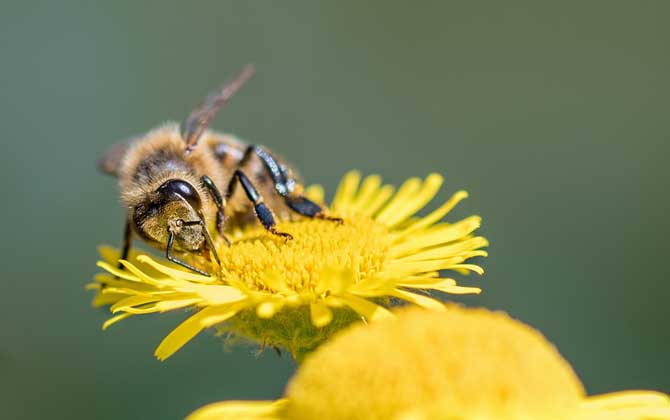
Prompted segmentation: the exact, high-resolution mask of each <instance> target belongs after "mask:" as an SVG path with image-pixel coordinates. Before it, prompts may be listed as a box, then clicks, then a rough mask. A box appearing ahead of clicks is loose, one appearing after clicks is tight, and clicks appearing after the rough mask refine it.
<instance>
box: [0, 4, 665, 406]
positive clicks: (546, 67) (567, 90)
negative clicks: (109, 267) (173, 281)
mask: <svg viewBox="0 0 670 420" xmlns="http://www.w3.org/2000/svg"><path fill="white" fill-rule="evenodd" d="M362 3H364V2H357V1H339V2H328V3H325V2H324V3H320V4H318V3H316V2H309V1H304V2H269V1H268V2H258V1H256V2H242V1H239V2H233V1H219V2H214V1H198V2H182V3H180V4H179V5H176V4H173V3H172V2H158V1H147V2H130V1H115V2H106V4H105V5H102V4H93V3H92V2H83V1H81V2H75V1H61V2H54V1H41V2H40V1H34V2H23V3H19V2H7V1H3V3H2V5H0V76H1V78H0V81H1V83H0V122H1V126H2V132H1V136H2V145H3V147H2V155H1V156H2V157H1V159H2V165H1V166H0V176H1V179H2V181H1V182H0V185H2V195H3V198H2V222H1V223H0V229H1V231H0V232H1V233H2V235H1V239H2V240H1V241H0V247H1V251H2V252H1V253H0V255H1V257H0V258H2V261H1V264H0V275H1V280H0V417H2V418H12V419H37V418H48V419H61V418H63V419H65V418H67V419H78V418H81V419H90V418H96V419H119V418H124V419H147V418H154V419H178V418H182V417H183V416H184V415H186V414H187V413H189V412H190V411H192V410H193V409H195V408H197V407H199V406H201V405H203V404H205V403H207V402H211V401H216V400H222V399H263V398H265V399H267V398H276V397H278V396H279V395H280V394H281V392H282V389H283V386H284V384H285V383H286V381H287V379H288V378H289V377H290V375H291V373H292V372H293V370H294V369H295V366H294V364H293V363H292V362H291V361H290V360H289V359H288V358H287V357H286V356H284V357H282V358H278V357H277V356H276V355H275V354H274V352H271V351H270V352H265V353H264V354H262V355H260V357H259V356H257V355H255V354H254V350H253V349H250V348H244V347H242V348H239V347H238V348H234V349H233V350H232V351H230V352H226V351H224V349H223V345H222V343H221V341H220V340H219V339H218V338H216V337H214V335H213V334H212V333H211V332H207V333H205V334H201V335H200V336H199V337H198V338H197V339H196V340H195V341H193V342H191V343H190V344H188V345H187V346H186V347H185V348H183V349H182V350H181V351H180V352H179V353H177V354H176V355H175V356H174V357H172V358H171V359H169V360H168V361H167V362H164V363H160V362H158V361H156V360H155V359H154V358H153V357H152V352H153V350H154V348H155V346H156V345H157V344H158V343H159V341H160V340H161V339H162V337H163V336H164V335H165V334H166V333H167V332H168V331H170V329H171V328H173V327H174V326H175V325H176V324H177V323H178V322H179V321H180V320H181V319H183V318H184V316H185V314H184V313H175V314H170V315H165V316H147V317H138V318H135V319H132V320H129V321H126V322H123V323H121V324H119V325H117V326H115V327H114V328H111V329H110V330H108V331H106V332H104V333H103V332H101V331H100V325H101V323H102V322H103V321H104V319H106V317H107V314H106V313H105V312H104V311H102V310H93V309H91V308H90V303H89V302H90V300H91V297H92V296H91V294H90V293H88V292H85V291H84V289H83V285H84V284H85V283H86V282H87V281H89V279H90V278H91V277H92V276H93V274H94V273H95V272H96V267H95V265H94V264H95V261H96V258H97V256H96V250H95V249H96V246H97V245H98V244H100V243H112V244H117V243H119V241H120V237H121V229H122V224H123V211H122V210H121V208H120V205H119V203H118V198H117V190H116V186H115V183H114V180H113V179H111V178H107V177H105V176H103V175H100V174H98V173H97V172H96V169H95V161H96V159H97V157H98V156H99V155H100V154H101V153H102V152H103V151H104V150H105V149H106V148H107V147H108V146H109V145H110V144H112V143H113V142H115V141H117V140H119V139H121V138H124V137H127V136H129V135H133V134H137V133H142V132H144V131H146V130H148V129H149V128H151V127H153V126H155V125H157V124H160V123H161V122H163V121H165V120H168V119H171V120H178V121H180V120H182V119H183V118H184V117H185V116H186V115H187V113H188V112H189V111H190V109H191V108H192V106H193V105H194V104H196V103H197V102H199V101H200V99H201V98H202V97H203V96H204V94H205V93H206V92H208V91H209V90H210V89H211V88H213V87H215V86H217V85H219V84H220V83H221V82H222V81H223V80H225V79H226V78H228V77H230V76H231V75H232V74H234V73H235V72H236V71H237V70H239V69H240V68H241V67H242V66H243V65H244V64H245V63H254V64H255V65H256V67H257V70H258V73H257V75H256V76H255V78H254V79H253V81H252V83H250V84H249V85H248V87H246V88H245V89H244V91H243V92H242V93H241V94H240V95H239V96H238V97H236V98H235V100H234V102H233V103H231V104H230V105H229V106H228V107H227V108H226V109H225V110H224V111H223V112H222V113H221V114H220V115H219V117H218V118H217V119H216V122H215V124H214V126H215V127H216V128H219V129H225V130H229V131H232V132H234V133H237V134H238V135H240V136H241V137H243V138H245V139H248V140H250V141H253V142H256V143H262V144H266V145H268V146H270V147H271V148H273V149H275V150H277V151H279V152H281V153H282V154H284V155H286V156H289V157H290V159H291V160H292V161H293V162H295V163H297V165H298V166H299V167H300V168H301V169H302V172H303V173H304V174H305V176H306V178H307V179H308V180H309V181H311V182H319V183H322V184H324V185H325V186H326V187H327V188H328V190H330V191H332V190H333V189H334V187H335V186H336V184H337V181H338V179H339V177H340V176H341V175H342V174H343V173H344V172H345V171H347V170H349V169H350V168H358V169H361V170H362V171H364V172H365V173H380V174H383V175H384V177H385V179H386V180H387V181H390V182H394V183H399V182H401V181H402V180H403V179H405V178H407V177H410V176H415V175H425V174H427V173H429V172H431V171H437V172H440V173H443V174H444V175H445V176H446V190H445V191H443V192H442V193H441V194H440V196H439V198H440V200H444V199H446V198H447V197H448V196H449V194H450V192H453V191H455V190H458V189H461V188H465V189H467V190H468V191H469V192H470V194H471V198H470V199H469V200H467V202H465V204H463V205H461V206H460V207H459V208H458V211H457V212H456V213H455V215H454V217H462V216H465V215H467V214H472V213H477V214H480V215H482V216H483V218H484V227H483V228H482V232H483V233H484V234H485V235H486V236H488V237H489V238H490V240H491V243H492V245H491V247H490V254H491V256H490V258H488V259H486V260H485V261H483V264H484V266H485V267H486V269H487V273H486V275H485V277H483V278H481V279H479V278H468V279H466V283H467V284H477V285H482V287H483V288H484V289H485V292H484V293H483V294H482V295H481V296H476V297H468V298H466V299H463V301H464V302H466V303H467V304H469V305H485V306H488V307H492V308H502V309H505V310H507V311H509V312H510V313H511V314H513V315H514V316H516V317H518V318H520V319H522V320H524V321H526V322H528V323H530V324H531V325H534V326H536V327H538V328H539V329H540V330H542V331H543V332H544V333H545V334H546V335H547V337H549V338H550V339H551V340H552V341H553V342H554V343H556V345H557V346H558V347H559V349H560V350H561V352H562V353H563V354H564V355H565V357H566V358H567V359H568V360H569V361H570V362H571V363H572V364H573V366H574V367H575V369H576V371H577V372H578V373H579V375H580V376H581V378H582V379H583V381H584V383H585V384H586V386H587V388H588V390H589V392H591V393H600V392H606V391H613V390H619V389H624V388H655V389H662V390H665V391H670V363H669V362H668V354H670V329H669V328H668V326H667V319H668V317H669V316H670V308H669V306H668V297H669V296H670V283H669V282H668V281H669V280H670V275H669V274H670V269H669V268H668V255H669V251H670V245H669V244H668V234H669V233H670V229H669V221H668V212H669V210H670V197H669V195H668V181H669V180H670V169H669V168H668V164H667V156H668V152H670V146H668V137H669V135H670V118H669V117H668V110H669V109H670V83H669V79H668V78H669V75H670V54H669V53H670V51H669V45H670V43H669V41H670V25H668V20H669V18H670V2H666V1H641V2H632V1H631V2H609V1H608V2H605V1H603V2H575V3H574V4H572V5H570V4H566V3H563V2H561V4H560V5H559V4H558V2H556V4H554V5H550V4H549V3H548V2H543V4H540V3H541V2H527V3H514V2H512V3H510V2H496V1H491V2H470V3H467V4H466V3H465V2H462V3H461V4H460V5H454V4H448V3H447V2H438V1H434V2H430V1H426V2H409V1H406V2H376V3H373V2H366V3H367V4H362ZM503 3H505V5H503ZM389 351H392V349H389ZM3 414H4V415H3Z"/></svg>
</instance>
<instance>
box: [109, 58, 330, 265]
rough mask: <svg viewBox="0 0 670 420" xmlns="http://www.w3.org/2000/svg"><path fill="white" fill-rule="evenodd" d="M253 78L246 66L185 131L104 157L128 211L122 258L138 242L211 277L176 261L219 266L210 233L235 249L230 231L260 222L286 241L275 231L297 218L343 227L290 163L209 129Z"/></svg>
mask: <svg viewBox="0 0 670 420" xmlns="http://www.w3.org/2000/svg"><path fill="white" fill-rule="evenodd" d="M253 73H254V69H253V68H252V67H251V66H246V67H245V68H244V69H243V70H242V72H241V73H240V74H239V75H238V76H237V77H235V78H234V79H233V80H232V81H231V82H229V83H227V84H225V85H224V86H223V87H222V88H221V89H218V90H216V91H215V92H213V93H211V94H210V95H208V96H207V97H206V98H205V100H204V102H203V103H202V104H201V105H199V106H198V107H196V108H195V109H194V110H193V111H192V112H191V114H190V115H189V116H188V118H187V119H186V122H185V123H184V124H183V126H182V127H183V129H180V126H179V124H178V123H174V122H168V123H165V124H163V125H161V126H159V127H157V128H155V129H153V130H151V131H149V132H148V133H147V134H145V135H142V136H138V137H135V138H132V139H130V140H128V141H125V142H121V143H118V144H116V145H114V146H112V147H111V148H110V149H109V150H108V151H107V153H106V154H105V155H104V156H103V157H102V159H100V161H99V164H98V166H99V168H100V170H102V171H103V172H105V173H107V174H110V175H113V176H115V177H117V178H118V183H119V189H120V196H121V202H122V204H123V206H124V207H125V209H126V212H127V213H126V214H127V216H126V225H125V230H124V241H123V247H122V252H121V259H122V260H123V259H126V258H127V257H128V252H129V250H130V247H131V242H132V239H133V237H134V236H138V237H140V238H141V239H143V240H144V241H145V242H146V243H148V244H150V245H151V246H153V247H156V248H158V249H160V250H162V251H164V252H165V257H166V258H167V259H168V260H169V261H171V262H173V263H175V264H178V265H180V266H182V267H184V268H186V269H188V270H191V271H193V272H196V273H198V274H202V275H205V276H209V275H210V273H208V272H206V271H205V270H202V269H200V268H197V267H194V266H193V265H191V264H189V263H187V262H185V261H183V260H182V259H181V258H178V257H177V256H175V255H176V254H179V253H181V254H187V253H190V254H199V255H202V256H203V257H205V258H207V259H208V260H209V261H211V262H214V263H216V264H217V265H218V266H220V265H221V262H220V258H219V256H218V254H217V252H216V247H215V241H214V239H213V238H212V235H211V234H210V231H215V232H217V234H218V235H219V236H220V237H221V238H223V239H224V240H225V241H226V243H228V245H230V242H229V241H228V239H227V238H226V236H225V234H224V231H225V229H226V228H227V227H229V226H231V225H232V226H241V225H245V224H248V223H256V222H255V220H258V222H260V223H261V225H262V226H263V227H264V228H265V229H266V230H267V231H268V232H270V233H272V234H274V235H276V236H278V237H281V238H284V239H285V240H291V239H292V236H291V235H290V234H289V233H286V232H281V231H279V230H277V228H276V225H277V221H279V220H286V219H289V218H291V217H292V214H297V215H301V216H305V217H309V218H321V219H327V220H332V221H335V222H337V223H342V220H341V219H339V218H334V217H330V216H328V215H327V214H326V212H325V210H324V208H323V207H322V206H321V205H319V204H317V203H315V202H314V201H311V200H310V199H308V198H307V197H305V196H304V195H303V186H302V182H301V179H300V176H299V175H298V173H297V171H296V170H295V169H294V168H293V167H292V166H291V165H289V164H288V163H287V162H286V161H285V160H284V159H281V158H279V157H278V156H276V155H275V154H274V153H273V152H271V151H270V150H269V149H267V148H266V147H263V146H258V145H254V144H247V143H245V142H243V141H241V140H239V139H237V138H236V137H234V136H232V135H230V134H223V133H219V132H216V131H213V130H210V129H208V127H209V124H210V122H211V121H212V119H213V118H214V116H215V114H216V113H217V111H218V110H219V109H220V108H221V107H222V106H223V105H224V104H225V103H227V102H228V101H229V100H230V99H231V98H232V97H233V96H234V95H235V94H236V93H237V92H238V91H239V90H240V88H241V87H242V86H243V85H244V84H245V83H246V82H247V81H248V80H249V78H250V77H251V76H252V75H253Z"/></svg>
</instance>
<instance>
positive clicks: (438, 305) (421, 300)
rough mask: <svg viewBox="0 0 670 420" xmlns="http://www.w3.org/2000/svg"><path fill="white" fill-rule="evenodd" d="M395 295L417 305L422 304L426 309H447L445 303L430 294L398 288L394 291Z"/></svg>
mask: <svg viewBox="0 0 670 420" xmlns="http://www.w3.org/2000/svg"><path fill="white" fill-rule="evenodd" d="M393 296H395V297H398V298H400V299H403V300H406V301H408V302H412V303H413V304H415V305H419V306H422V307H424V308H426V309H432V310H434V311H444V310H446V309H445V307H444V304H443V303H442V302H440V301H438V300H435V299H433V298H430V297H428V296H424V295H419V294H416V293H412V292H408V291H405V290H400V289H396V290H395V291H394V292H393Z"/></svg>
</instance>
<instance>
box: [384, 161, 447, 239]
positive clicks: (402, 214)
mask: <svg viewBox="0 0 670 420" xmlns="http://www.w3.org/2000/svg"><path fill="white" fill-rule="evenodd" d="M442 182H443V178H442V176H440V175H438V174H430V175H429V176H428V177H427V178H426V179H425V180H424V181H423V184H422V185H421V189H420V190H419V191H417V192H416V194H415V195H414V196H413V197H411V199H409V200H406V201H404V202H401V203H400V204H399V205H398V206H396V207H395V208H394V209H392V210H391V211H392V213H389V214H388V215H386V214H384V216H386V217H384V218H383V220H381V219H378V220H379V221H381V222H382V223H384V224H386V225H387V226H389V227H394V226H396V225H398V224H399V223H401V222H403V221H405V220H406V219H407V218H408V217H410V216H412V215H413V214H414V213H416V212H417V211H419V210H421V209H422V208H423V207H424V206H425V205H426V204H428V203H429V202H430V201H431V200H432V199H433V197H435V194H436V193H437V191H438V190H439V189H440V186H442ZM384 211H386V209H384ZM380 217H382V216H380Z"/></svg>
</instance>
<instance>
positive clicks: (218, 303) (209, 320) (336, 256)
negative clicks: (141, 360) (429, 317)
mask: <svg viewBox="0 0 670 420" xmlns="http://www.w3.org/2000/svg"><path fill="white" fill-rule="evenodd" d="M359 182H360V175H359V174H358V173H357V172H351V173H349V174H347V175H346V176H345V177H344V179H343V180H342V183H341V185H340V187H339V188H338V191H337V193H336V195H335V198H334V200H333V202H332V205H331V213H332V214H333V215H336V216H338V217H342V218H343V219H344V223H343V224H341V225H340V224H337V223H334V222H332V221H326V220H307V219H300V220H295V221H286V222H282V223H280V224H279V226H278V227H279V230H281V231H284V232H288V233H290V234H291V235H293V238H294V239H293V240H292V241H288V242H285V241H283V240H282V239H279V238H277V237H276V236H273V235H271V234H268V233H267V232H265V231H264V230H263V228H262V227H261V226H259V225H257V224H252V225H249V226H244V227H242V228H238V229H237V230H235V231H234V232H232V233H231V234H230V238H231V239H232V245H231V246H230V247H228V246H226V245H225V244H223V242H222V241H221V240H218V241H217V242H218V244H219V245H218V246H217V249H218V253H219V255H220V257H221V261H222V266H221V267H213V266H212V265H210V264H209V263H208V262H206V261H204V260H202V259H201V258H200V257H191V258H192V259H191V260H190V261H191V263H192V264H194V265H196V266H199V267H201V268H204V269H206V270H207V271H209V272H214V274H215V275H213V276H212V277H205V276H201V275H198V274H194V273H192V272H187V271H184V270H183V269H181V268H180V267H176V266H174V265H169V263H165V262H161V263H159V262H157V261H156V260H154V259H153V258H152V257H149V256H146V255H139V254H137V253H131V255H130V257H129V260H128V261H122V264H123V265H124V266H125V270H118V269H117V268H116V260H117V259H118V252H117V251H115V250H112V249H110V248H102V249H101V254H102V256H103V259H104V260H105V261H103V262H99V263H98V265H99V266H100V267H102V268H103V269H104V270H106V271H107V273H101V274H98V275H97V276H96V279H95V280H96V282H95V283H93V284H92V285H91V286H90V287H91V288H93V289H96V290H97V291H98V293H97V296H96V297H95V299H94V305H96V306H101V305H111V311H112V312H113V313H114V314H115V316H114V317H112V318H111V319H109V320H108V321H107V322H106V323H105V324H104V326H103V328H106V327H108V326H109V325H111V324H113V323H115V322H117V321H119V320H122V319H124V318H128V317H130V316H133V315H137V314H147V313H154V312H166V311H172V310H176V309H181V308H193V309H197V312H196V313H195V314H194V315H192V316H191V317H190V318H188V319H187V320H186V321H184V322H183V323H182V324H181V325H179V326H178V327H177V328H176V329H175V330H173V331H172V332H171V333H170V334H169V335H168V336H167V337H166V338H165V339H164V340H163V342H162V343H161V344H160V345H159V346H158V348H157V349H156V352H155V354H156V357H158V358H159V359H161V360H163V359H166V358H167V357H169V356H170V355H172V354H173V353H174V352H175V351H177V350H178V349H179V348H180V347H182V346H183V345H184V344H185V343H186V342H188V341H189V340H190V339H192V338H193V337H194V336H195V335H196V334H198V333H199V332H200V331H201V330H203V329H204V328H207V327H212V326H215V325H217V326H219V329H220V332H222V333H233V334H235V335H237V336H241V337H245V338H247V339H251V340H253V341H256V342H258V343H261V344H262V345H267V346H275V347H281V348H285V349H287V350H288V351H289V352H291V354H293V356H294V357H295V358H296V359H301V358H302V357H303V356H304V355H305V354H306V353H307V352H309V351H311V350H313V349H314V348H316V346H318V345H319V344H320V343H321V342H323V341H324V340H325V339H327V338H328V337H329V336H330V335H332V333H333V332H335V331H338V330H339V329H342V328H343V327H345V326H347V325H349V324H351V323H353V322H356V321H360V320H361V319H363V320H366V321H376V320H379V319H384V318H389V317H392V314H391V312H389V310H388V309H387V307H389V306H390V305H391V304H392V299H396V300H402V301H407V302H410V303H413V304H416V305H419V306H423V307H426V308H431V309H435V310H444V306H443V304H442V303H441V302H439V301H438V300H435V299H433V298H431V297H429V296H427V294H426V293H425V292H426V291H437V292H443V293H454V294H465V293H479V292H480V289H479V288H475V287H462V286H458V285H456V281H455V280H454V279H452V278H443V277H440V275H439V272H440V271H441V270H455V271H457V272H460V273H464V274H467V273H468V272H470V271H472V272H476V273H479V274H481V273H482V272H483V270H482V269H481V268H480V267H479V266H478V265H474V264H468V263H466V260H468V259H469V258H472V257H476V256H485V255H486V252H485V251H483V250H482V249H481V248H482V247H485V246H487V245H488V243H487V241H486V239H485V238H483V237H480V236H474V235H473V232H474V231H475V230H476V229H477V228H478V227H479V225H480V218H479V217H477V216H471V217H467V218H465V219H463V220H461V221H458V222H456V223H453V224H449V223H445V222H441V220H442V218H443V217H444V216H445V215H446V214H447V213H448V212H449V211H450V210H451V209H452V208H454V206H455V205H456V204H457V203H458V202H459V201H461V200H463V199H464V198H465V197H467V194H466V193H465V192H464V191H459V192H457V193H455V194H454V195H453V196H452V197H451V198H450V199H449V200H447V202H445V203H444V204H443V205H442V206H440V207H439V208H437V209H436V210H434V211H432V212H431V213H429V214H428V215H426V216H423V217H417V216H415V215H416V213H417V212H419V211H420V210H421V209H423V208H424V207H425V206H426V204H428V202H429V201H431V200H432V198H433V197H434V196H435V194H436V193H437V192H438V190H439V189H440V187H441V185H442V177H441V176H439V175H436V174H432V175H430V176H428V177H427V178H426V179H425V180H423V181H422V180H420V179H418V178H412V179H409V180H408V181H406V182H405V183H404V184H403V185H402V186H401V187H400V189H399V190H398V191H397V192H396V193H395V194H394V189H393V187H391V186H389V185H382V182H381V178H380V177H378V176H369V177H367V178H366V179H365V180H364V181H363V182H362V183H361V184H360V185H359ZM307 194H308V196H309V197H310V198H312V199H314V200H316V201H318V202H322V201H323V190H322V189H321V188H320V187H312V188H309V189H308V190H307ZM103 285H104V287H103Z"/></svg>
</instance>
